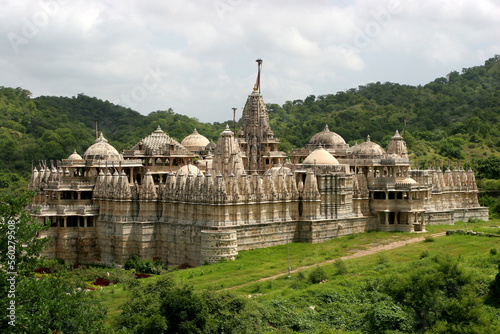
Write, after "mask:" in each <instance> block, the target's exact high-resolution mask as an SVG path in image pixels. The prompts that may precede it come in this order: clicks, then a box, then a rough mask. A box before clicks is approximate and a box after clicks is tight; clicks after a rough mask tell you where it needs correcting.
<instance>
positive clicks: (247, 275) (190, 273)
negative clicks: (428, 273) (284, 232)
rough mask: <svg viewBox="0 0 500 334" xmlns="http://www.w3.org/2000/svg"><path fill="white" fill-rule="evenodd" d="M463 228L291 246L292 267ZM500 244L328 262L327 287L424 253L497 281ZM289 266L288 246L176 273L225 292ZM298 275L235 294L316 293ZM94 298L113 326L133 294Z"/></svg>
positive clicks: (464, 241) (446, 245)
mask: <svg viewBox="0 0 500 334" xmlns="http://www.w3.org/2000/svg"><path fill="white" fill-rule="evenodd" d="M498 224H500V221H498V220H497V221H490V222H478V223H473V224H468V226H467V229H473V230H478V231H483V232H489V233H499V232H500V230H499V228H498V227H495V228H493V227H490V226H491V225H498ZM463 227H464V225H463V222H458V223H456V224H455V226H454V227H453V226H449V225H441V226H428V227H427V230H428V232H427V233H423V234H417V233H401V232H395V233H387V232H370V233H361V234H356V235H352V236H347V237H342V238H338V239H333V240H330V241H328V242H324V243H320V244H304V243H291V244H290V245H289V246H290V265H291V267H292V269H295V268H298V267H303V266H309V265H313V264H316V263H321V262H324V261H326V260H331V259H336V258H339V257H342V256H345V255H348V254H351V253H353V252H355V251H357V250H362V249H367V248H368V247H370V246H374V245H382V244H387V243H391V242H396V241H401V240H405V239H409V238H416V237H421V236H426V235H430V234H434V233H437V232H443V231H446V230H448V229H462V228H463ZM499 245H500V240H499V239H498V238H487V237H477V236H454V237H440V238H435V241H434V242H418V243H414V244H408V245H405V246H402V247H399V248H396V249H393V250H389V251H384V252H383V253H378V254H373V255H368V256H364V257H361V258H356V259H351V260H346V261H344V262H345V264H346V267H347V270H348V274H347V275H340V276H335V275H334V272H335V270H336V269H335V264H331V263H330V264H325V265H324V266H323V268H324V270H325V271H326V273H327V275H328V277H331V278H332V279H331V280H330V281H329V282H328V283H327V284H328V285H331V284H337V283H339V284H345V283H346V282H349V281H350V280H362V279H366V278H368V277H377V276H378V275H383V274H384V273H383V272H379V271H374V268H375V267H376V266H377V264H378V263H379V262H380V261H381V257H383V258H384V261H386V262H387V263H389V264H390V265H388V267H391V266H393V267H398V269H397V270H400V271H401V270H405V269H404V268H405V267H404V266H405V264H406V263H408V264H409V266H411V262H412V261H416V260H418V259H419V257H420V255H421V254H422V252H424V251H428V252H429V253H430V255H435V254H448V255H451V256H458V255H460V256H461V258H462V261H465V263H467V265H469V266H471V267H473V268H474V270H477V274H478V275H483V276H486V277H488V278H489V279H490V280H491V279H493V277H494V275H495V274H496V271H497V269H496V268H497V267H496V265H495V264H494V263H490V264H489V265H488V264H485V261H482V260H481V259H484V258H487V257H488V256H489V250H490V249H492V248H497V247H498V246H499ZM381 254H384V255H381ZM486 263H489V262H486ZM286 268H287V259H286V246H285V245H282V246H276V247H270V248H265V249H256V250H251V251H245V252H240V255H239V256H238V259H237V260H236V261H231V262H223V263H217V264H212V265H207V266H202V267H197V268H192V269H187V270H180V271H177V272H174V275H175V276H176V277H177V279H178V281H179V282H184V283H187V284H190V285H192V286H193V287H194V289H195V290H198V291H201V290H204V289H209V290H220V289H222V288H229V287H236V286H239V285H242V284H245V283H251V282H255V281H257V280H259V279H261V278H266V277H269V276H274V275H278V274H283V273H286ZM312 270H313V269H305V270H300V271H301V275H303V276H305V277H307V275H308V274H309V272H310V271H312ZM297 276H299V274H292V278H291V279H288V278H286V275H285V276H281V277H279V278H277V279H275V280H269V281H265V282H256V283H251V284H248V285H246V286H243V287H241V288H237V289H234V290H233V291H234V292H235V293H237V294H242V295H249V294H262V295H261V296H260V295H259V297H258V298H259V300H261V299H262V300H263V301H265V300H272V299H273V298H275V297H277V296H287V295H290V296H292V295H294V294H296V293H298V291H299V292H300V291H302V289H306V288H313V289H314V287H308V286H307V284H303V283H300V282H298V281H297ZM156 277H157V276H156ZM156 277H155V276H153V277H151V278H148V279H144V280H141V282H142V283H143V284H144V283H145V282H147V281H151V280H154V279H156ZM336 282H337V283H336ZM341 282H344V283H341ZM94 294H95V295H96V298H99V299H100V300H101V302H102V303H103V305H104V306H106V307H107V308H108V317H107V323H108V324H111V323H113V322H114V321H115V320H116V318H117V316H118V314H119V313H120V312H121V311H120V308H121V307H122V305H123V304H125V303H126V302H127V300H128V295H127V291H124V289H123V286H122V284H118V285H117V287H111V286H110V287H107V288H104V290H103V291H102V292H94Z"/></svg>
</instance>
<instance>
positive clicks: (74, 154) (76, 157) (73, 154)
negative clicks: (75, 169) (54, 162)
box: [68, 149, 82, 160]
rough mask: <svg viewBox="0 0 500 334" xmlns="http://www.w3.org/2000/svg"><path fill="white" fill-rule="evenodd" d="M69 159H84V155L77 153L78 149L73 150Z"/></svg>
mask: <svg viewBox="0 0 500 334" xmlns="http://www.w3.org/2000/svg"><path fill="white" fill-rule="evenodd" d="M68 160H82V156H81V155H80V154H78V153H76V149H75V150H74V151H73V153H72V154H71V155H70V156H69V157H68Z"/></svg>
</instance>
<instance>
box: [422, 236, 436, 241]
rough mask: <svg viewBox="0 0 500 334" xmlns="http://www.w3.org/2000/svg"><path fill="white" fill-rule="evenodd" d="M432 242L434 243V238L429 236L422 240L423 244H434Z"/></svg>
mask: <svg viewBox="0 0 500 334" xmlns="http://www.w3.org/2000/svg"><path fill="white" fill-rule="evenodd" d="M434 241H435V240H434V238H433V237H431V236H430V235H428V236H426V237H425V240H424V242H434Z"/></svg>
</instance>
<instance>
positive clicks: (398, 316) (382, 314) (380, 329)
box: [366, 301, 413, 333]
mask: <svg viewBox="0 0 500 334" xmlns="http://www.w3.org/2000/svg"><path fill="white" fill-rule="evenodd" d="M366 320H367V321H366V322H367V325H368V328H369V332H370V333H387V332H388V331H390V332H392V331H395V332H400V331H401V332H411V331H412V330H413V324H412V317H411V314H408V313H406V312H405V311H403V309H402V308H401V307H400V306H399V305H397V304H395V303H394V302H392V301H380V302H378V303H375V304H371V307H370V309H369V310H368V312H367V313H366Z"/></svg>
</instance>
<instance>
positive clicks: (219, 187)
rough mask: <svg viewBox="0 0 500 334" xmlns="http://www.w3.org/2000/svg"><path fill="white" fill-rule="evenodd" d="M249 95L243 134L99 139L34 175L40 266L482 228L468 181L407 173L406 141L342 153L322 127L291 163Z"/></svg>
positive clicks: (466, 176)
mask: <svg viewBox="0 0 500 334" xmlns="http://www.w3.org/2000/svg"><path fill="white" fill-rule="evenodd" d="M260 65H261V62H259V75H258V79H257V83H256V84H255V86H254V89H253V91H252V92H251V94H250V95H249V96H248V98H247V101H246V104H245V107H244V109H243V114H242V119H241V127H240V129H239V130H238V131H233V130H231V129H229V128H228V127H226V129H225V130H224V131H223V132H222V133H221V134H220V137H219V138H218V140H217V142H216V143H214V142H213V141H209V140H208V139H207V138H206V137H204V136H203V135H202V134H200V133H198V131H197V130H196V129H193V133H192V134H190V135H189V136H187V137H186V138H184V139H183V140H182V141H181V142H180V143H179V142H178V141H176V140H174V139H173V138H171V137H170V136H169V135H168V134H166V133H165V132H164V131H162V129H161V128H160V127H159V126H158V128H157V129H156V130H154V131H153V132H152V133H151V135H149V136H147V137H146V138H144V139H142V140H141V141H139V142H138V143H137V144H136V145H135V146H133V147H132V148H130V149H129V150H124V151H123V152H122V153H119V152H118V151H117V150H116V149H115V148H114V147H113V146H111V145H110V144H109V143H108V142H107V140H106V139H105V138H104V136H103V134H102V133H101V134H100V136H98V137H97V138H96V141H95V143H94V144H93V145H92V146H90V147H89V148H88V149H87V150H86V151H85V152H84V153H83V155H80V154H78V153H77V152H76V151H75V152H74V153H73V154H71V155H70V156H69V157H68V158H67V159H64V160H62V161H61V162H60V163H57V164H53V163H50V164H46V163H42V164H41V165H40V167H39V168H38V169H37V168H34V169H33V172H32V176H31V181H30V185H29V188H30V189H31V190H37V193H36V195H35V197H34V198H33V200H32V205H31V208H30V209H31V210H32V211H31V212H32V215H33V216H35V217H36V219H38V220H39V221H42V222H49V223H50V228H49V229H48V230H47V231H44V232H43V233H42V235H41V236H42V237H43V236H50V237H51V239H52V240H51V244H50V247H49V248H48V249H47V250H46V252H45V254H46V255H47V256H48V257H49V258H60V259H63V260H64V261H66V262H72V263H99V264H106V265H111V264H118V265H120V264H123V263H124V262H125V260H126V259H127V258H129V257H130V256H132V255H138V256H139V257H140V258H142V259H159V260H161V261H162V262H164V263H165V262H167V261H168V263H169V264H172V265H189V266H198V265H202V264H204V263H213V262H217V261H219V260H221V259H228V260H231V259H234V258H235V257H236V255H237V254H238V252H239V251H242V250H248V249H253V248H262V247H269V246H274V245H280V244H284V243H285V242H286V240H287V239H288V240H290V241H293V242H308V243H317V242H322V241H325V240H329V239H332V238H336V237H339V236H345V235H348V234H351V233H360V232H365V231H372V230H379V231H405V232H418V231H425V227H426V225H432V224H453V223H454V222H455V221H459V220H463V221H466V220H467V219H469V218H478V219H483V220H488V209H487V208H485V207H480V205H479V203H478V189H477V186H476V181H475V178H474V173H473V171H472V170H470V169H469V170H464V169H463V167H461V166H460V165H459V164H458V165H457V166H456V167H455V168H450V167H449V166H448V168H446V166H443V165H442V164H437V165H434V166H431V167H430V168H429V169H426V170H418V169H415V168H413V169H412V168H411V162H410V160H409V158H408V151H407V148H406V143H405V141H404V139H403V137H402V136H401V135H400V134H399V133H398V131H395V134H394V136H393V137H392V139H391V141H390V143H389V145H388V147H387V149H384V148H382V147H381V146H380V145H378V144H377V143H375V142H373V141H371V140H370V137H369V136H368V138H366V141H364V142H363V143H361V144H359V145H358V144H356V145H354V146H349V145H348V144H347V143H346V142H345V141H344V139H343V138H342V137H341V136H339V135H338V134H336V133H335V132H332V131H330V130H329V128H328V126H325V129H324V131H322V132H320V133H318V134H316V135H314V136H313V137H312V138H311V140H310V142H309V143H308V144H307V145H306V146H305V147H304V148H302V149H295V150H293V151H292V152H290V153H289V154H288V156H287V154H286V153H284V152H280V151H279V150H278V144H279V139H278V138H275V137H274V133H273V131H272V129H271V128H270V126H269V115H268V111H267V108H266V104H265V103H264V100H263V98H262V95H261V93H260V87H259V86H260Z"/></svg>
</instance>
